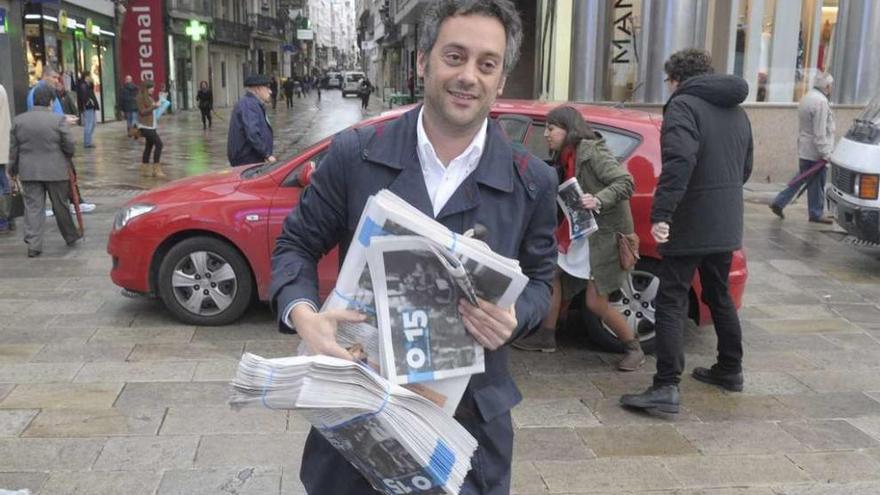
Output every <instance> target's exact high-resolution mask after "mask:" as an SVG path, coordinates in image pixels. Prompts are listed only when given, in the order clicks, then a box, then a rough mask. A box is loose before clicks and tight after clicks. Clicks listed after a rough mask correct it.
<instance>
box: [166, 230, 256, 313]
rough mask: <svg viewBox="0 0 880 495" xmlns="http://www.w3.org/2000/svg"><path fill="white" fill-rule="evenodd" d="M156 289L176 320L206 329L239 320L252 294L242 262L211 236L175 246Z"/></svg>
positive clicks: (182, 242)
mask: <svg viewBox="0 0 880 495" xmlns="http://www.w3.org/2000/svg"><path fill="white" fill-rule="evenodd" d="M158 287H159V296H160V297H161V298H162V301H163V302H164V303H165V306H166V307H167V308H168V309H169V310H170V311H171V313H173V314H174V316H175V317H176V318H177V319H179V320H181V321H183V322H184V323H188V324H193V325H206V326H215V325H227V324H229V323H232V322H233V321H235V320H237V319H238V318H240V317H241V315H243V314H244V312H245V311H246V310H247V309H248V306H250V303H251V300H252V297H253V293H254V282H253V277H252V276H251V270H250V267H249V266H248V264H247V262H246V261H245V259H244V258H243V257H242V256H241V254H239V253H238V251H236V250H235V249H233V248H232V247H231V246H230V245H229V244H227V243H226V242H223V241H221V240H218V239H214V238H213V237H192V238H189V239H186V240H184V241H181V242H179V243H177V244H176V245H174V247H172V248H171V249H170V250H169V251H168V253H167V254H166V255H165V258H164V259H163V260H162V264H161V265H160V266H159V280H158Z"/></svg>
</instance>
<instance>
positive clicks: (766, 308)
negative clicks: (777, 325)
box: [749, 304, 837, 323]
mask: <svg viewBox="0 0 880 495" xmlns="http://www.w3.org/2000/svg"><path fill="white" fill-rule="evenodd" d="M749 309H753V310H757V311H760V312H761V313H764V314H765V315H767V318H779V319H793V320H803V321H804V322H805V323H806V322H809V320H810V319H833V318H834V317H836V316H837V315H836V314H835V313H833V312H831V310H829V309H828V308H826V307H825V306H823V305H821V304H756V305H754V306H751V307H750V308H749Z"/></svg>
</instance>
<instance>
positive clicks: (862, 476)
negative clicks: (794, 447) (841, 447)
mask: <svg viewBox="0 0 880 495" xmlns="http://www.w3.org/2000/svg"><path fill="white" fill-rule="evenodd" d="M788 457H789V459H791V460H792V461H793V462H794V463H795V464H797V465H798V466H799V467H800V468H801V469H803V470H804V471H806V472H807V474H809V475H810V476H811V477H812V478H813V479H815V480H820V481H824V482H828V483H842V482H849V481H868V480H880V462H877V460H876V459H874V458H872V457H871V456H868V455H865V454H862V453H859V452H811V453H806V454H788Z"/></svg>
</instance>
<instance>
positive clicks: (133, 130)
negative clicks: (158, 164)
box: [119, 76, 138, 139]
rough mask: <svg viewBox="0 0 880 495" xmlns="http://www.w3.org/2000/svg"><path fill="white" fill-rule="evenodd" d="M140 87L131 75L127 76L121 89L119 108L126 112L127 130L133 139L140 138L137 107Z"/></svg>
mask: <svg viewBox="0 0 880 495" xmlns="http://www.w3.org/2000/svg"><path fill="white" fill-rule="evenodd" d="M137 97H138V87H137V85H136V84H135V83H134V81H133V80H132V78H131V76H125V83H124V84H123V85H122V88H120V89H119V108H120V109H121V110H122V113H123V114H125V130H126V133H127V134H128V137H130V138H132V139H137V138H138V132H137V123H138V107H137Z"/></svg>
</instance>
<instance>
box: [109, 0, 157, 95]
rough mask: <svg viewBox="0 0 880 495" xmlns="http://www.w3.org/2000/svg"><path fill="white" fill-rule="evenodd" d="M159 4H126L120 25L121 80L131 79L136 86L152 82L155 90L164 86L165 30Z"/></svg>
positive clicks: (151, 0)
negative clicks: (149, 80) (144, 82)
mask: <svg viewBox="0 0 880 495" xmlns="http://www.w3.org/2000/svg"><path fill="white" fill-rule="evenodd" d="M162 4H163V1H162V0H129V2H128V9H127V11H126V12H125V20H124V21H123V24H122V32H121V33H120V35H121V36H122V54H121V55H120V57H119V58H120V60H121V62H122V70H121V71H120V72H119V76H120V79H121V80H123V81H124V80H125V76H131V77H132V78H133V79H134V82H135V83H136V84H140V82H141V81H144V80H147V79H152V80H154V81H156V89H155V91H158V88H160V87H162V85H163V84H164V83H165V80H166V79H165V61H166V60H167V54H166V50H165V26H164V24H163V16H162Z"/></svg>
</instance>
